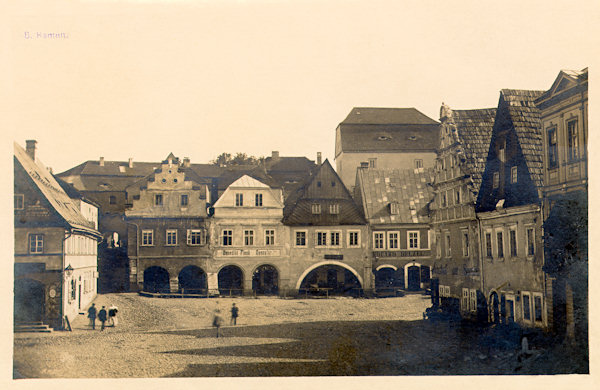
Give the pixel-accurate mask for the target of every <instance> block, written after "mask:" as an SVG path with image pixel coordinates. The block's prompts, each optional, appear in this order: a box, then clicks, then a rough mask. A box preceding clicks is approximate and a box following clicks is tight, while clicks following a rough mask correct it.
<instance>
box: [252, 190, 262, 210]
mask: <svg viewBox="0 0 600 390" xmlns="http://www.w3.org/2000/svg"><path fill="white" fill-rule="evenodd" d="M262 205H263V194H261V193H257V194H254V206H256V207H262Z"/></svg>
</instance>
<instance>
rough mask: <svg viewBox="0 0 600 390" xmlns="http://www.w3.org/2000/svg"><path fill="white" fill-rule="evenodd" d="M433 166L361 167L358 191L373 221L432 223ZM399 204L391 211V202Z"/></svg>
mask: <svg viewBox="0 0 600 390" xmlns="http://www.w3.org/2000/svg"><path fill="white" fill-rule="evenodd" d="M433 174H434V170H433V169H424V168H419V169H370V168H363V169H359V170H358V173H357V177H358V181H357V186H358V187H360V188H359V189H358V190H357V191H358V192H359V193H360V199H361V201H362V206H363V209H364V211H365V216H366V218H367V220H368V221H369V223H371V224H399V223H428V222H429V213H428V204H429V203H430V202H431V200H432V199H433V187H432V185H431V183H432V180H433ZM392 203H395V204H397V206H398V214H395V215H393V214H392V213H391V207H390V204H392Z"/></svg>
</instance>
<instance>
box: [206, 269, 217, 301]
mask: <svg viewBox="0 0 600 390" xmlns="http://www.w3.org/2000/svg"><path fill="white" fill-rule="evenodd" d="M206 285H207V288H208V293H209V294H211V295H213V294H219V277H218V274H217V273H216V272H207V273H206Z"/></svg>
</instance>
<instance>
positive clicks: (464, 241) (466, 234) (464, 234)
mask: <svg viewBox="0 0 600 390" xmlns="http://www.w3.org/2000/svg"><path fill="white" fill-rule="evenodd" d="M462 251H463V256H464V257H468V256H469V231H467V230H463V231H462Z"/></svg>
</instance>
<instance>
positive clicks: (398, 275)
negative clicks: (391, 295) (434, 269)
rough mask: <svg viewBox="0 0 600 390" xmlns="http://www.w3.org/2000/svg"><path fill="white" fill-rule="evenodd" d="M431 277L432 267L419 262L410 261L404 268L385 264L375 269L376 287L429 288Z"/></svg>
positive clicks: (412, 289)
mask: <svg viewBox="0 0 600 390" xmlns="http://www.w3.org/2000/svg"><path fill="white" fill-rule="evenodd" d="M430 279H431V268H430V267H428V266H426V265H421V264H419V263H415V262H412V263H408V264H406V265H405V266H404V268H399V267H396V266H393V265H389V264H385V265H381V266H379V267H377V269H376V270H375V289H376V290H385V289H395V288H400V289H406V290H410V291H417V290H422V289H424V288H427V287H428V286H429V282H430Z"/></svg>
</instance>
